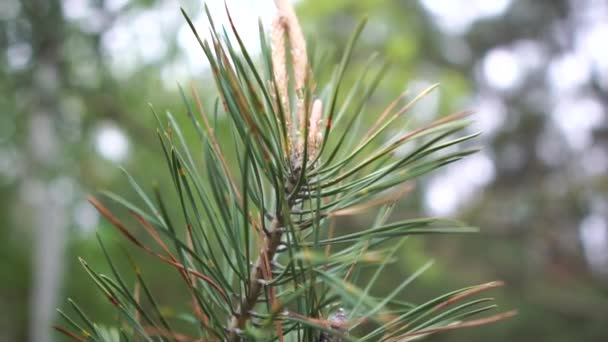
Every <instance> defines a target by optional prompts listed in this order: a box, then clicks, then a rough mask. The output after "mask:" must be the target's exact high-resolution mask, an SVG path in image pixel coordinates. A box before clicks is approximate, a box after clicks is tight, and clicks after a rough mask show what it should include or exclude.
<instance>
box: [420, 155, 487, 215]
mask: <svg viewBox="0 0 608 342" xmlns="http://www.w3.org/2000/svg"><path fill="white" fill-rule="evenodd" d="M495 172H496V170H495V167H494V163H493V161H492V159H491V158H490V157H489V156H488V155H487V154H486V153H484V152H480V153H476V154H474V155H471V156H468V157H466V158H464V159H463V160H460V161H458V162H456V163H455V164H451V165H449V166H448V167H447V168H446V169H445V170H444V171H443V172H442V173H440V174H438V175H436V176H434V177H432V178H431V180H430V182H429V183H428V185H427V187H426V189H425V194H424V206H425V209H426V211H427V212H429V213H430V214H432V215H437V216H448V215H453V214H454V213H455V212H456V211H458V210H459V209H461V208H463V207H464V206H465V205H467V204H469V203H470V202H471V201H472V200H473V198H474V196H475V195H477V194H478V193H479V191H480V190H481V189H482V188H483V187H484V186H486V185H488V184H489V183H490V182H492V181H493V180H494V177H495Z"/></svg>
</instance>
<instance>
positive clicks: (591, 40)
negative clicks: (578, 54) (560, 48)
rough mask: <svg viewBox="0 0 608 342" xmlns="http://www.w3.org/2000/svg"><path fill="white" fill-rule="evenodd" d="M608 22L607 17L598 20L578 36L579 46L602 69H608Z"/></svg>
mask: <svg viewBox="0 0 608 342" xmlns="http://www.w3.org/2000/svg"><path fill="white" fill-rule="evenodd" d="M607 37H608V23H607V22H606V20H605V17H602V18H601V19H600V20H597V21H596V22H595V23H593V24H592V25H589V26H588V27H587V28H586V29H583V30H581V31H580V32H579V34H578V35H577V37H576V43H577V48H578V49H579V50H580V51H582V52H583V53H585V54H586V55H588V56H589V58H590V59H591V62H592V63H594V64H595V66H596V67H597V68H599V69H601V70H604V71H608V44H606V39H607Z"/></svg>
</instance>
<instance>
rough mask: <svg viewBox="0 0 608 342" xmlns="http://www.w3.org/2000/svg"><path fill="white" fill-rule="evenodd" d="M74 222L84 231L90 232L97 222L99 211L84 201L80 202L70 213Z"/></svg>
mask: <svg viewBox="0 0 608 342" xmlns="http://www.w3.org/2000/svg"><path fill="white" fill-rule="evenodd" d="M72 217H73V219H74V222H76V224H77V225H78V227H79V228H80V230H81V231H82V232H84V233H91V232H92V231H93V230H94V229H95V227H97V224H98V222H99V213H98V212H97V210H95V208H93V206H92V205H91V204H90V203H89V202H86V201H82V202H80V203H79V204H78V205H77V206H76V207H75V208H74V211H73V213H72Z"/></svg>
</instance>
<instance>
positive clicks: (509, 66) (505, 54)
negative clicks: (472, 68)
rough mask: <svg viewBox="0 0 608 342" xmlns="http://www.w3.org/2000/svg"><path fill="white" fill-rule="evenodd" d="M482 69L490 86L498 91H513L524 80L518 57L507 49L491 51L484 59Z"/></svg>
mask: <svg viewBox="0 0 608 342" xmlns="http://www.w3.org/2000/svg"><path fill="white" fill-rule="evenodd" d="M482 69H483V75H484V77H485V79H486V80H487V82H488V84H489V85H490V86H491V87H493V88H495V89H498V90H510V89H513V88H515V87H517V86H518V85H519V84H520V83H521V81H522V78H523V74H522V67H521V64H520V62H519V60H518V58H517V56H515V54H514V53H513V52H512V51H510V50H507V49H505V48H496V49H493V50H491V51H490V52H489V53H488V54H487V55H486V56H485V57H484V59H483V65H482Z"/></svg>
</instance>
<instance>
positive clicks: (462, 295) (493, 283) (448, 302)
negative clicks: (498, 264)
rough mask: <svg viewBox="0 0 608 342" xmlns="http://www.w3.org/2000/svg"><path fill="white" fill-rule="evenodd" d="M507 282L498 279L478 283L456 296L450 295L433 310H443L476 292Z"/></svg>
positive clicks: (500, 285)
mask: <svg viewBox="0 0 608 342" xmlns="http://www.w3.org/2000/svg"><path fill="white" fill-rule="evenodd" d="M504 285H505V283H504V282H503V281H502V280H496V281H491V282H489V283H485V284H481V285H477V286H474V287H472V288H470V289H468V290H466V291H463V292H461V293H459V294H457V295H455V296H454V297H450V298H449V299H448V300H446V301H445V302H442V303H439V304H438V305H437V306H436V307H435V308H434V309H433V311H437V310H441V309H443V308H445V307H447V306H449V305H451V304H453V303H455V302H457V301H459V300H461V299H464V298H467V297H470V296H472V295H474V294H477V293H480V292H483V291H486V290H489V289H494V288H497V287H502V286H504Z"/></svg>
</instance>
